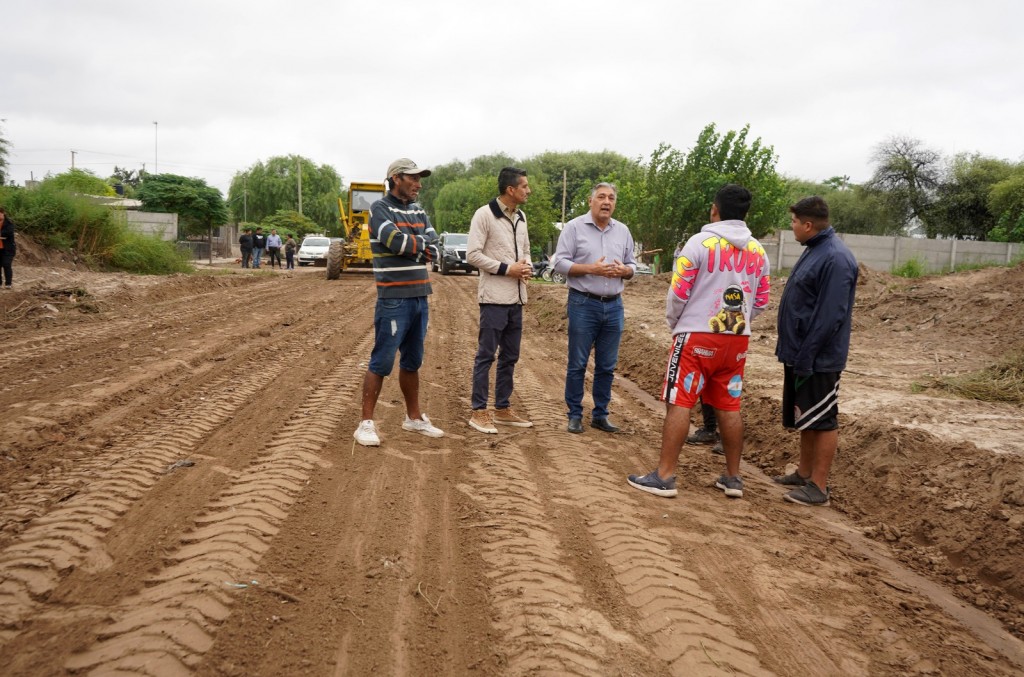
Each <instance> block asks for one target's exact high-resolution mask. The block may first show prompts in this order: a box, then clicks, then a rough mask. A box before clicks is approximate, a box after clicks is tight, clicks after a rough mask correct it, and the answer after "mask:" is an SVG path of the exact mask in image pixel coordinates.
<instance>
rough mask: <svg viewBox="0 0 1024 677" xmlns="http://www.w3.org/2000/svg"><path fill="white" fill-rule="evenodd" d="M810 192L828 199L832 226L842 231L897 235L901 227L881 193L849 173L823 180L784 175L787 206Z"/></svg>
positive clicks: (810, 194)
mask: <svg viewBox="0 0 1024 677" xmlns="http://www.w3.org/2000/svg"><path fill="white" fill-rule="evenodd" d="M812 195H817V196H819V197H821V198H823V199H824V200H825V202H827V203H828V209H829V216H830V219H831V222H832V226H833V227H834V228H835V229H836V230H837V231H839V232H841V233H856V234H859V235H896V234H898V233H900V232H902V230H903V224H902V221H901V220H900V219H899V218H897V215H895V214H893V213H892V211H891V209H890V205H889V202H888V201H887V200H886V198H885V195H884V194H883V193H881V192H880V191H877V190H871V189H869V188H865V187H864V186H861V185H858V184H855V183H851V182H850V177H848V176H843V177H835V176H834V177H832V178H830V179H827V180H825V181H824V182H822V183H815V182H813V181H805V180H803V179H796V178H786V204H787V206H788V205H791V204H794V203H796V202H797V201H799V200H802V199H803V198H805V197H810V196H812Z"/></svg>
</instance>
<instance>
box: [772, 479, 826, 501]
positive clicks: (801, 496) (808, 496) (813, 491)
mask: <svg viewBox="0 0 1024 677" xmlns="http://www.w3.org/2000/svg"><path fill="white" fill-rule="evenodd" d="M831 497H832V491H831V490H830V489H828V488H826V489H825V491H822V490H821V489H819V488H818V485H817V484H815V483H814V482H813V481H811V480H807V484H805V485H804V486H802V487H799V488H797V489H794V490H793V491H791V492H789V493H788V494H786V495H785V496H783V497H782V498H784V499H786V500H787V501H789V502H790V503H799V504H800V505H809V506H811V507H814V508H824V507H825V506H827V505H829V499H831Z"/></svg>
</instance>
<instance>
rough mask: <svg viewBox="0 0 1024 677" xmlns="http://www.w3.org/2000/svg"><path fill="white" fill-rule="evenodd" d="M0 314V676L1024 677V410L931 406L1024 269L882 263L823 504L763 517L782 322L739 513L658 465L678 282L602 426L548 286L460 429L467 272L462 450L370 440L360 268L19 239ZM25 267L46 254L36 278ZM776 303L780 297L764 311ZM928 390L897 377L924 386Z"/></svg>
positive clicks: (864, 317)
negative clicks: (241, 265) (582, 404)
mask: <svg viewBox="0 0 1024 677" xmlns="http://www.w3.org/2000/svg"><path fill="white" fill-rule="evenodd" d="M24 251H25V252H26V253H25V256H24V258H21V255H20V254H19V260H17V261H16V263H18V264H20V265H17V266H16V269H15V274H16V289H15V290H13V291H9V292H3V293H2V294H0V345H2V350H0V365H2V373H3V380H2V384H0V412H2V414H3V431H4V434H3V436H2V437H3V439H2V442H0V656H2V657H3V666H4V667H3V672H4V673H5V674H8V675H24V676H28V675H60V674H78V673H85V674H97V675H98V674H118V675H129V674H138V675H143V674H144V675H161V676H162V675H191V674H195V675H246V676H249V675H297V674H302V675H348V674H351V675H366V674H374V673H375V674H382V675H383V674H397V675H437V674H459V675H461V674H472V675H521V674H542V673H546V674H581V675H583V674H585V675H595V674H602V675H604V674H607V675H698V674H699V675H716V674H722V675H727V674H747V675H768V674H779V675H790V674H829V675H839V674H842V675H905V674H943V675H1019V674H1021V671H1022V670H1024V643H1022V641H1021V638H1022V637H1024V545H1022V543H1021V538H1022V536H1024V434H1022V432H1024V430H1022V428H1024V423H1022V416H1021V413H1022V412H1021V407H1019V406H1012V405H995V404H985V403H976V402H970V401H965V400H960V399H953V398H951V397H947V396H944V395H942V394H940V393H938V392H937V391H933V390H929V389H925V390H923V391H921V388H920V386H921V385H925V384H927V383H928V382H929V379H932V378H933V377H934V376H935V375H937V374H940V373H941V374H948V373H954V372H962V371H968V370H972V369H976V368H979V367H981V366H984V365H986V364H989V363H991V362H993V361H994V360H995V359H997V358H998V357H999V356H1000V355H1001V354H1003V353H1004V352H1005V351H1007V350H1009V349H1011V348H1012V347H1013V346H1014V345H1019V342H1020V339H1019V338H1018V337H1017V334H1018V332H1019V327H1020V326H1021V325H1022V320H1024V316H1022V310H1021V308H1020V304H1019V300H1020V295H1019V293H1018V292H1019V289H1020V288H1021V285H1022V284H1024V269H1022V268H1017V269H1013V270H996V271H981V272H976V273H965V274H961V275H957V276H953V277H943V278H933V279H926V280H924V281H916V282H907V281H905V280H898V279H894V278H890V277H889V276H886V275H881V274H877V273H873V274H871V273H868V274H865V275H864V278H865V279H864V283H863V285H862V286H861V288H860V290H859V296H858V307H857V312H856V329H855V336H854V340H853V344H854V355H853V357H852V360H851V364H850V371H849V372H848V374H847V375H846V376H844V379H843V393H842V398H843V400H842V403H843V407H844V408H843V419H842V423H843V429H842V436H841V442H840V443H841V450H840V454H839V457H838V459H837V462H836V468H835V472H834V475H833V488H834V496H835V498H834V500H833V506H834V507H833V508H831V509H821V510H813V509H804V508H800V507H798V506H793V505H790V504H787V503H785V502H783V501H782V500H781V494H782V491H781V490H780V489H779V488H777V487H776V486H775V485H773V484H772V483H771V482H770V481H769V480H768V479H767V475H770V474H772V473H774V472H777V471H781V470H783V469H784V468H785V466H786V465H787V464H788V463H791V462H792V461H793V460H794V449H795V438H794V437H793V436H792V435H791V434H789V433H785V432H784V431H783V430H782V429H781V427H780V425H779V423H778V411H777V410H778V401H777V397H778V393H777V391H778V388H779V381H780V376H781V373H780V370H779V369H778V366H777V364H776V363H775V362H774V358H773V356H772V350H773V346H774V332H773V328H772V325H773V320H774V317H773V316H774V308H773V309H772V310H771V311H770V312H769V313H767V316H766V317H764V318H763V319H759V320H758V321H757V322H756V323H755V327H754V329H755V335H754V340H753V341H752V347H751V358H750V363H749V372H748V378H747V394H746V396H745V397H746V398H747V400H746V405H745V409H744V418H745V422H746V426H747V450H746V453H745V458H746V462H745V463H744V468H743V471H744V475H745V478H746V482H747V490H746V494H745V496H744V498H743V499H741V500H729V499H726V498H725V497H724V496H723V495H722V494H721V492H719V491H717V490H715V489H714V488H713V486H712V483H713V481H714V479H715V477H716V476H717V474H718V473H719V472H720V465H721V460H720V457H718V456H714V455H712V454H710V453H708V449H707V448H706V447H687V448H686V449H684V457H683V460H682V467H681V477H680V479H681V489H682V491H681V492H680V496H679V497H678V498H677V499H673V500H665V499H659V498H656V497H652V496H648V495H646V494H642V493H640V492H637V491H635V490H633V489H631V488H630V487H629V486H628V485H626V483H625V476H626V474H628V473H631V472H637V471H641V470H645V469H647V468H650V467H652V466H653V464H654V463H655V459H656V456H657V448H658V444H659V440H660V426H661V411H662V408H661V405H659V404H658V403H657V402H656V400H655V399H654V397H653V396H652V394H654V393H656V392H657V391H658V389H659V386H660V378H661V371H662V368H663V364H662V363H663V361H664V358H665V354H666V351H667V345H668V337H667V331H666V330H665V328H664V326H663V325H664V322H663V321H662V319H661V314H662V300H663V296H664V292H665V290H666V289H667V284H668V282H667V279H665V278H663V277H658V278H644V279H640V280H636V281H634V282H632V283H631V284H630V285H629V287H628V291H627V298H626V304H627V308H628V313H629V316H628V320H627V324H628V331H627V335H626V337H625V338H624V341H623V346H622V357H621V365H620V367H621V369H620V376H621V378H619V379H618V380H617V381H616V385H615V391H614V401H613V410H614V418H615V420H617V421H619V422H621V424H622V425H623V428H624V431H623V433H622V434H618V435H608V434H604V433H599V432H598V431H595V430H592V429H590V428H587V432H586V433H585V434H584V435H580V436H573V435H569V434H568V433H566V432H565V430H564V425H565V419H564V404H563V402H562V385H563V375H564V368H565V357H564V356H565V333H564V314H563V309H564V300H565V290H564V288H559V287H554V286H550V285H539V284H538V285H534V286H533V287H532V291H531V293H532V295H533V296H532V297H531V298H532V302H531V305H530V306H529V307H528V311H527V331H526V336H525V338H524V347H523V355H524V358H523V360H522V361H521V363H520V365H519V368H518V370H517V374H516V376H517V395H516V404H517V406H518V407H519V408H520V409H521V410H522V411H524V412H526V413H527V414H528V415H529V416H530V417H531V418H532V419H533V421H534V422H535V423H536V426H535V427H534V428H532V429H511V430H502V431H501V434H499V435H490V436H484V435H481V434H479V433H476V432H475V431H473V430H472V429H470V428H469V427H468V426H467V425H466V424H465V418H466V414H467V412H468V409H469V393H468V385H469V382H470V374H471V370H472V357H473V354H474V351H475V344H476V338H475V337H476V320H477V311H476V306H475V298H476V297H475V292H476V277H472V276H467V277H463V276H457V275H453V276H448V277H442V276H439V275H435V276H434V280H435V294H434V296H433V297H432V300H431V328H430V333H429V337H428V345H427V359H426V364H425V365H424V368H423V371H422V375H423V379H422V389H421V391H422V393H421V396H422V400H423V403H424V407H425V410H426V411H427V412H428V413H429V414H430V416H431V418H432V419H433V420H434V422H435V423H437V424H438V425H440V426H441V427H442V428H444V429H445V430H446V431H447V435H446V436H445V437H444V438H441V439H436V440H434V439H427V438H424V437H421V436H417V435H415V434H413V433H408V432H404V431H402V429H401V422H402V418H403V413H404V412H403V406H402V397H401V393H400V392H399V390H398V386H397V383H396V382H395V380H394V379H388V381H387V382H386V385H385V389H384V392H383V393H382V396H381V401H380V405H379V407H378V416H377V419H378V425H379V428H380V430H381V433H382V437H383V445H382V446H381V447H380V448H379V449H366V448H362V447H359V446H356V445H354V443H353V440H352V430H353V429H354V427H355V425H356V423H357V419H358V416H359V399H360V387H361V378H362V374H363V372H364V370H365V368H366V361H367V358H368V356H369V349H370V346H371V344H372V312H373V298H374V291H373V287H372V284H371V279H370V277H369V276H366V275H358V274H357V275H351V276H349V275H346V276H344V277H343V279H342V280H340V281H335V282H328V281H327V280H326V279H325V276H324V274H323V270H322V269H300V270H298V271H296V272H294V273H276V272H273V273H272V272H270V271H239V270H236V269H233V268H232V267H228V266H224V267H222V268H221V269H213V270H205V271H202V272H201V273H199V274H195V275H179V276H172V277H162V278H157V277H136V276H129V275H122V274H106V273H93V272H88V271H83V270H80V269H77V268H76V262H74V261H60V260H59V259H58V258H57V257H49V258H48V257H47V256H46V255H45V253H44V252H40V251H36V252H33V251H31V248H30V247H29V248H28V249H25V250H24ZM31 264H35V265H31ZM777 296H778V292H776V297H777ZM915 384H916V385H915Z"/></svg>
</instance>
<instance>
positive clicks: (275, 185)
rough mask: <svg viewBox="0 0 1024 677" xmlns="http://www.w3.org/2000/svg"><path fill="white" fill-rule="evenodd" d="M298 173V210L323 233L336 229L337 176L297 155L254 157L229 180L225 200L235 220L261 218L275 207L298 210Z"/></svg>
mask: <svg viewBox="0 0 1024 677" xmlns="http://www.w3.org/2000/svg"><path fill="white" fill-rule="evenodd" d="M300 171H301V176H302V214H303V215H305V216H306V217H308V218H309V219H310V220H312V221H313V222H315V223H316V224H317V229H316V230H319V231H322V232H324V233H329V234H332V235H333V234H337V233H338V232H339V230H340V226H339V221H338V217H339V213H338V197H339V196H340V195H341V194H342V190H341V176H339V174H338V172H337V171H336V170H335V169H334V168H333V167H331V166H330V165H317V164H315V163H314V162H313V161H312V160H310V159H308V158H304V157H302V156H299V155H287V156H276V157H272V158H270V159H268V160H267V161H266V162H261V161H257V162H256V164H254V165H253V166H252V167H249V169H247V170H245V171H244V172H238V173H237V174H235V176H234V178H233V179H232V180H231V188H230V189H229V190H228V202H229V203H230V205H231V211H232V213H233V214H234V216H235V219H236V220H241V219H242V218H243V217H244V218H245V219H246V220H248V221H255V222H262V221H263V220H264V219H265V218H267V217H268V216H271V215H273V214H276V213H277V212H278V211H279V210H286V211H299V175H300Z"/></svg>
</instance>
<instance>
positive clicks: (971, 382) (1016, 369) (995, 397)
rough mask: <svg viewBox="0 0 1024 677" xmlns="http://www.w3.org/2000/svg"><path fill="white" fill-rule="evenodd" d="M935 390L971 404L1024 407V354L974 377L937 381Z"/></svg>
mask: <svg viewBox="0 0 1024 677" xmlns="http://www.w3.org/2000/svg"><path fill="white" fill-rule="evenodd" d="M933 387H935V388H939V389H941V390H947V391H949V392H951V393H955V394H957V395H959V396H961V397H966V398H968V399H971V400H980V401H982V402H1009V403H1011V404H1024V350H1018V351H1017V352H1016V353H1013V354H1011V355H1009V356H1007V357H1005V358H1003V359H1002V360H1000V361H999V362H997V363H996V364H994V365H992V366H991V367H986V368H985V369H982V370H981V371H977V372H974V373H973V374H965V375H963V376H946V377H944V378H940V379H936V381H935V383H934V384H933Z"/></svg>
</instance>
